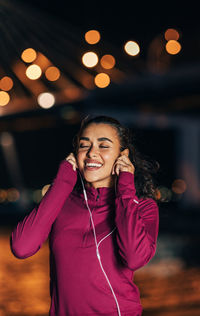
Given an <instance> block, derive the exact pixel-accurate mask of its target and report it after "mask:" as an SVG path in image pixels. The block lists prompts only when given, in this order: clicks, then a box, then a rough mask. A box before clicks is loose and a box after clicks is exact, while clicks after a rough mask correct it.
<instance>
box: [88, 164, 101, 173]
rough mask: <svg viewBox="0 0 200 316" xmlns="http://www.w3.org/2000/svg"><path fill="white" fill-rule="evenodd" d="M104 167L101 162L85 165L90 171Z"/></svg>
mask: <svg viewBox="0 0 200 316" xmlns="http://www.w3.org/2000/svg"><path fill="white" fill-rule="evenodd" d="M101 167H102V164H100V163H87V164H86V165H85V169H86V170H90V171H93V170H98V169H100V168H101Z"/></svg>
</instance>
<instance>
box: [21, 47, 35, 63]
mask: <svg viewBox="0 0 200 316" xmlns="http://www.w3.org/2000/svg"><path fill="white" fill-rule="evenodd" d="M36 57H37V53H36V51H35V50H34V49H33V48H27V49H25V50H24V51H23V52H22V54H21V59H22V60H23V61H25V62H26V63H32V62H33V61H34V60H35V59H36Z"/></svg>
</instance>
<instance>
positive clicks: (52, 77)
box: [45, 66, 60, 81]
mask: <svg viewBox="0 0 200 316" xmlns="http://www.w3.org/2000/svg"><path fill="white" fill-rule="evenodd" d="M45 76H46V78H47V79H48V80H49V81H56V80H58V79H59V78H60V70H59V69H58V68H57V67H54V66H50V67H48V68H47V69H46V71H45Z"/></svg>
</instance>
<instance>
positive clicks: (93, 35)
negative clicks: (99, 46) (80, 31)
mask: <svg viewBox="0 0 200 316" xmlns="http://www.w3.org/2000/svg"><path fill="white" fill-rule="evenodd" d="M100 38H101V35H100V33H99V31H96V30H90V31H88V32H86V33H85V40H86V42H87V43H88V44H92V45H93V44H96V43H98V42H99V41H100Z"/></svg>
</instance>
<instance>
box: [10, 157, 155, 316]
mask: <svg viewBox="0 0 200 316" xmlns="http://www.w3.org/2000/svg"><path fill="white" fill-rule="evenodd" d="M76 181H77V171H74V170H73V168H72V165H71V164H70V163H69V162H68V161H66V160H63V161H61V163H60V166H59V169H58V172H57V175H56V177H55V179H54V181H53V183H52V184H51V186H50V188H49V190H48V191H47V193H46V194H45V195H44V197H43V198H42V200H41V202H40V204H39V205H38V206H37V207H36V208H34V209H33V211H32V212H31V213H30V214H29V215H28V216H26V217H25V218H24V220H23V221H22V222H19V223H18V225H17V227H16V228H15V230H14V231H13V233H12V239H11V249H12V252H13V253H14V255H15V256H16V257H18V258H27V257H29V256H32V255H34V254H35V253H36V252H37V251H38V250H39V249H40V248H41V246H42V244H43V243H44V242H45V241H46V239H47V238H48V237H49V245H50V294H51V307H50V314H49V315H50V316H92V315H104V316H112V315H113V316H118V315H119V309H120V313H121V316H139V315H141V313H142V307H141V303H140V295H139V291H138V288H137V286H136V285H135V284H134V283H133V274H134V271H135V270H137V269H139V268H140V267H142V266H144V265H145V264H147V263H148V262H149V260H150V259H151V258H152V257H153V255H154V254H155V249H156V239H157V234H158V207H157V204H156V202H155V201H154V200H153V199H138V198H137V196H136V190H135V186H134V175H133V174H132V173H130V172H125V171H123V172H120V174H119V177H118V181H117V186H116V192H115V190H113V188H108V187H101V188H98V189H95V188H92V187H86V193H87V197H88V205H89V207H90V209H91V212H92V217H93V222H94V226H95V230H96V238H97V243H98V249H99V254H100V257H101V265H102V267H101V265H100V261H99V260H98V258H97V253H96V244H95V240H94V233H93V228H92V224H91V220H90V214H89V211H88V209H87V205H86V201H85V199H84V195H83V193H82V191H80V192H79V191H78V190H75V189H74V186H75V183H76ZM102 268H103V269H104V271H105V273H106V276H107V278H108V280H109V282H110V284H111V286H112V289H113V292H114V293H113V292H112V291H111V288H110V286H109V284H108V281H107V279H106V277H105V274H104V273H103V271H102ZM114 295H115V297H116V300H117V302H118V308H117V303H116V300H115V298H114Z"/></svg>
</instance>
